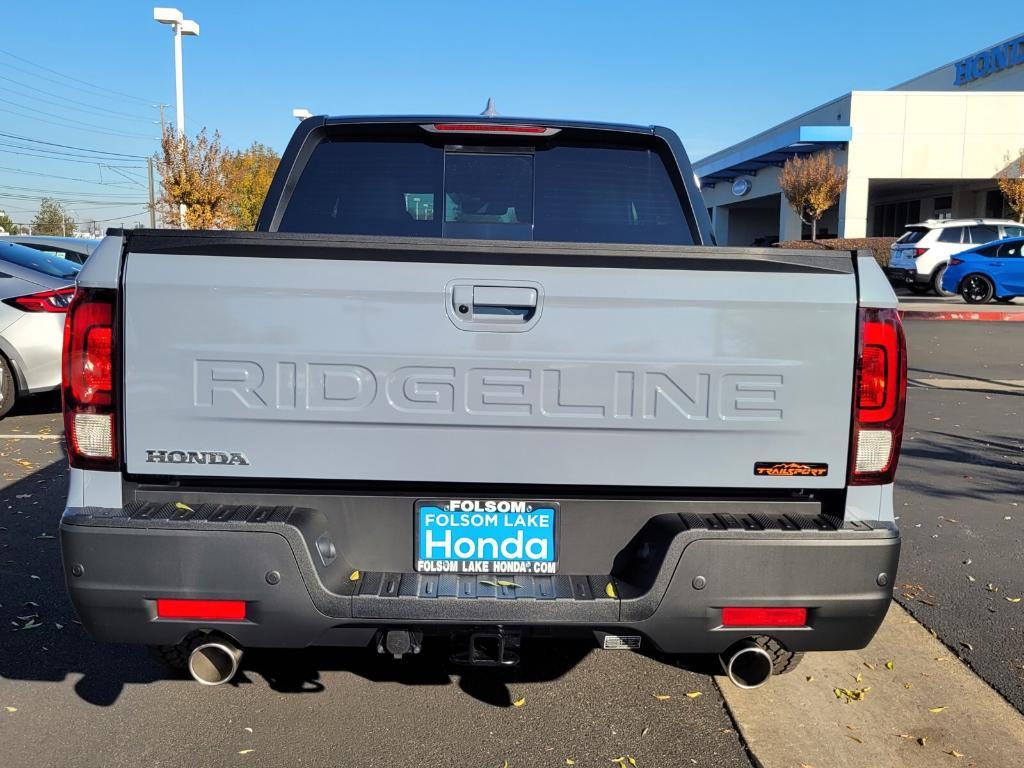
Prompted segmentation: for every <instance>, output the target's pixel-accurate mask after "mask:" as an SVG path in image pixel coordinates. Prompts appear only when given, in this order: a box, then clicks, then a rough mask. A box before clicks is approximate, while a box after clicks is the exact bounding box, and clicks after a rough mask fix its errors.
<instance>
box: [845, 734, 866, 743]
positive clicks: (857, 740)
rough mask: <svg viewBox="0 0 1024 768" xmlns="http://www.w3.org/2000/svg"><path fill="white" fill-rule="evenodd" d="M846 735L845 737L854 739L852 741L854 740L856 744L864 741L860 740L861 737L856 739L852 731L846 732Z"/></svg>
mask: <svg viewBox="0 0 1024 768" xmlns="http://www.w3.org/2000/svg"><path fill="white" fill-rule="evenodd" d="M846 737H847V738H849V739H853V740H854V741H856V742H857V743H858V744H863V743H864V742H863V741H862V740H861V739H858V738H857V737H856V736H854V735H853V734H852V733H848V734H846Z"/></svg>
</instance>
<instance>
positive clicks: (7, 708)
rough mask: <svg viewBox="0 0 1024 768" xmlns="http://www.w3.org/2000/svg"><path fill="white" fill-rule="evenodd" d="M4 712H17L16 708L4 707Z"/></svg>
mask: <svg viewBox="0 0 1024 768" xmlns="http://www.w3.org/2000/svg"><path fill="white" fill-rule="evenodd" d="M4 711H5V712H11V713H13V712H17V711H18V708H17V707H4Z"/></svg>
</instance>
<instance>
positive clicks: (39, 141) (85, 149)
mask: <svg viewBox="0 0 1024 768" xmlns="http://www.w3.org/2000/svg"><path fill="white" fill-rule="evenodd" d="M0 136H5V137H6V138H8V139H17V140H18V141H30V142H32V143H33V144H45V145H46V146H48V147H60V148H61V149H74V150H78V151H79V152H92V153H93V154H96V155H109V156H111V157H128V158H131V159H133V160H145V159H146V157H147V156H146V155H129V154H126V153H124V152H108V151H107V150H105V149H91V148H89V147H76V146H74V145H73V144H57V143H56V142H53V141H43V140H42V139H32V138H29V137H28V136H19V135H18V134H16V133H7V132H6V131H0Z"/></svg>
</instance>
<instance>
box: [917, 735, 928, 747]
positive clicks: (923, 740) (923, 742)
mask: <svg viewBox="0 0 1024 768" xmlns="http://www.w3.org/2000/svg"><path fill="white" fill-rule="evenodd" d="M917 743H918V744H920V745H921V746H922V747H923V746H925V745H926V744H927V743H928V737H927V736H922V737H920V738H919V739H918V740H917Z"/></svg>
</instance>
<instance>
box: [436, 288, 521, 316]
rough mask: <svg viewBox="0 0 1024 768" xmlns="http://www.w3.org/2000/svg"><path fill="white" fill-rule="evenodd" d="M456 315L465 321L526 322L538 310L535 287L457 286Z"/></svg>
mask: <svg viewBox="0 0 1024 768" xmlns="http://www.w3.org/2000/svg"><path fill="white" fill-rule="evenodd" d="M452 306H453V308H454V309H455V313H456V315H457V316H458V317H459V318H460V319H462V320H464V321H467V322H484V323H525V322H528V321H529V320H531V319H532V318H533V316H534V314H535V313H536V311H537V289H536V288H529V287H527V286H518V285H458V286H455V289H454V290H453V291H452Z"/></svg>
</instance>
